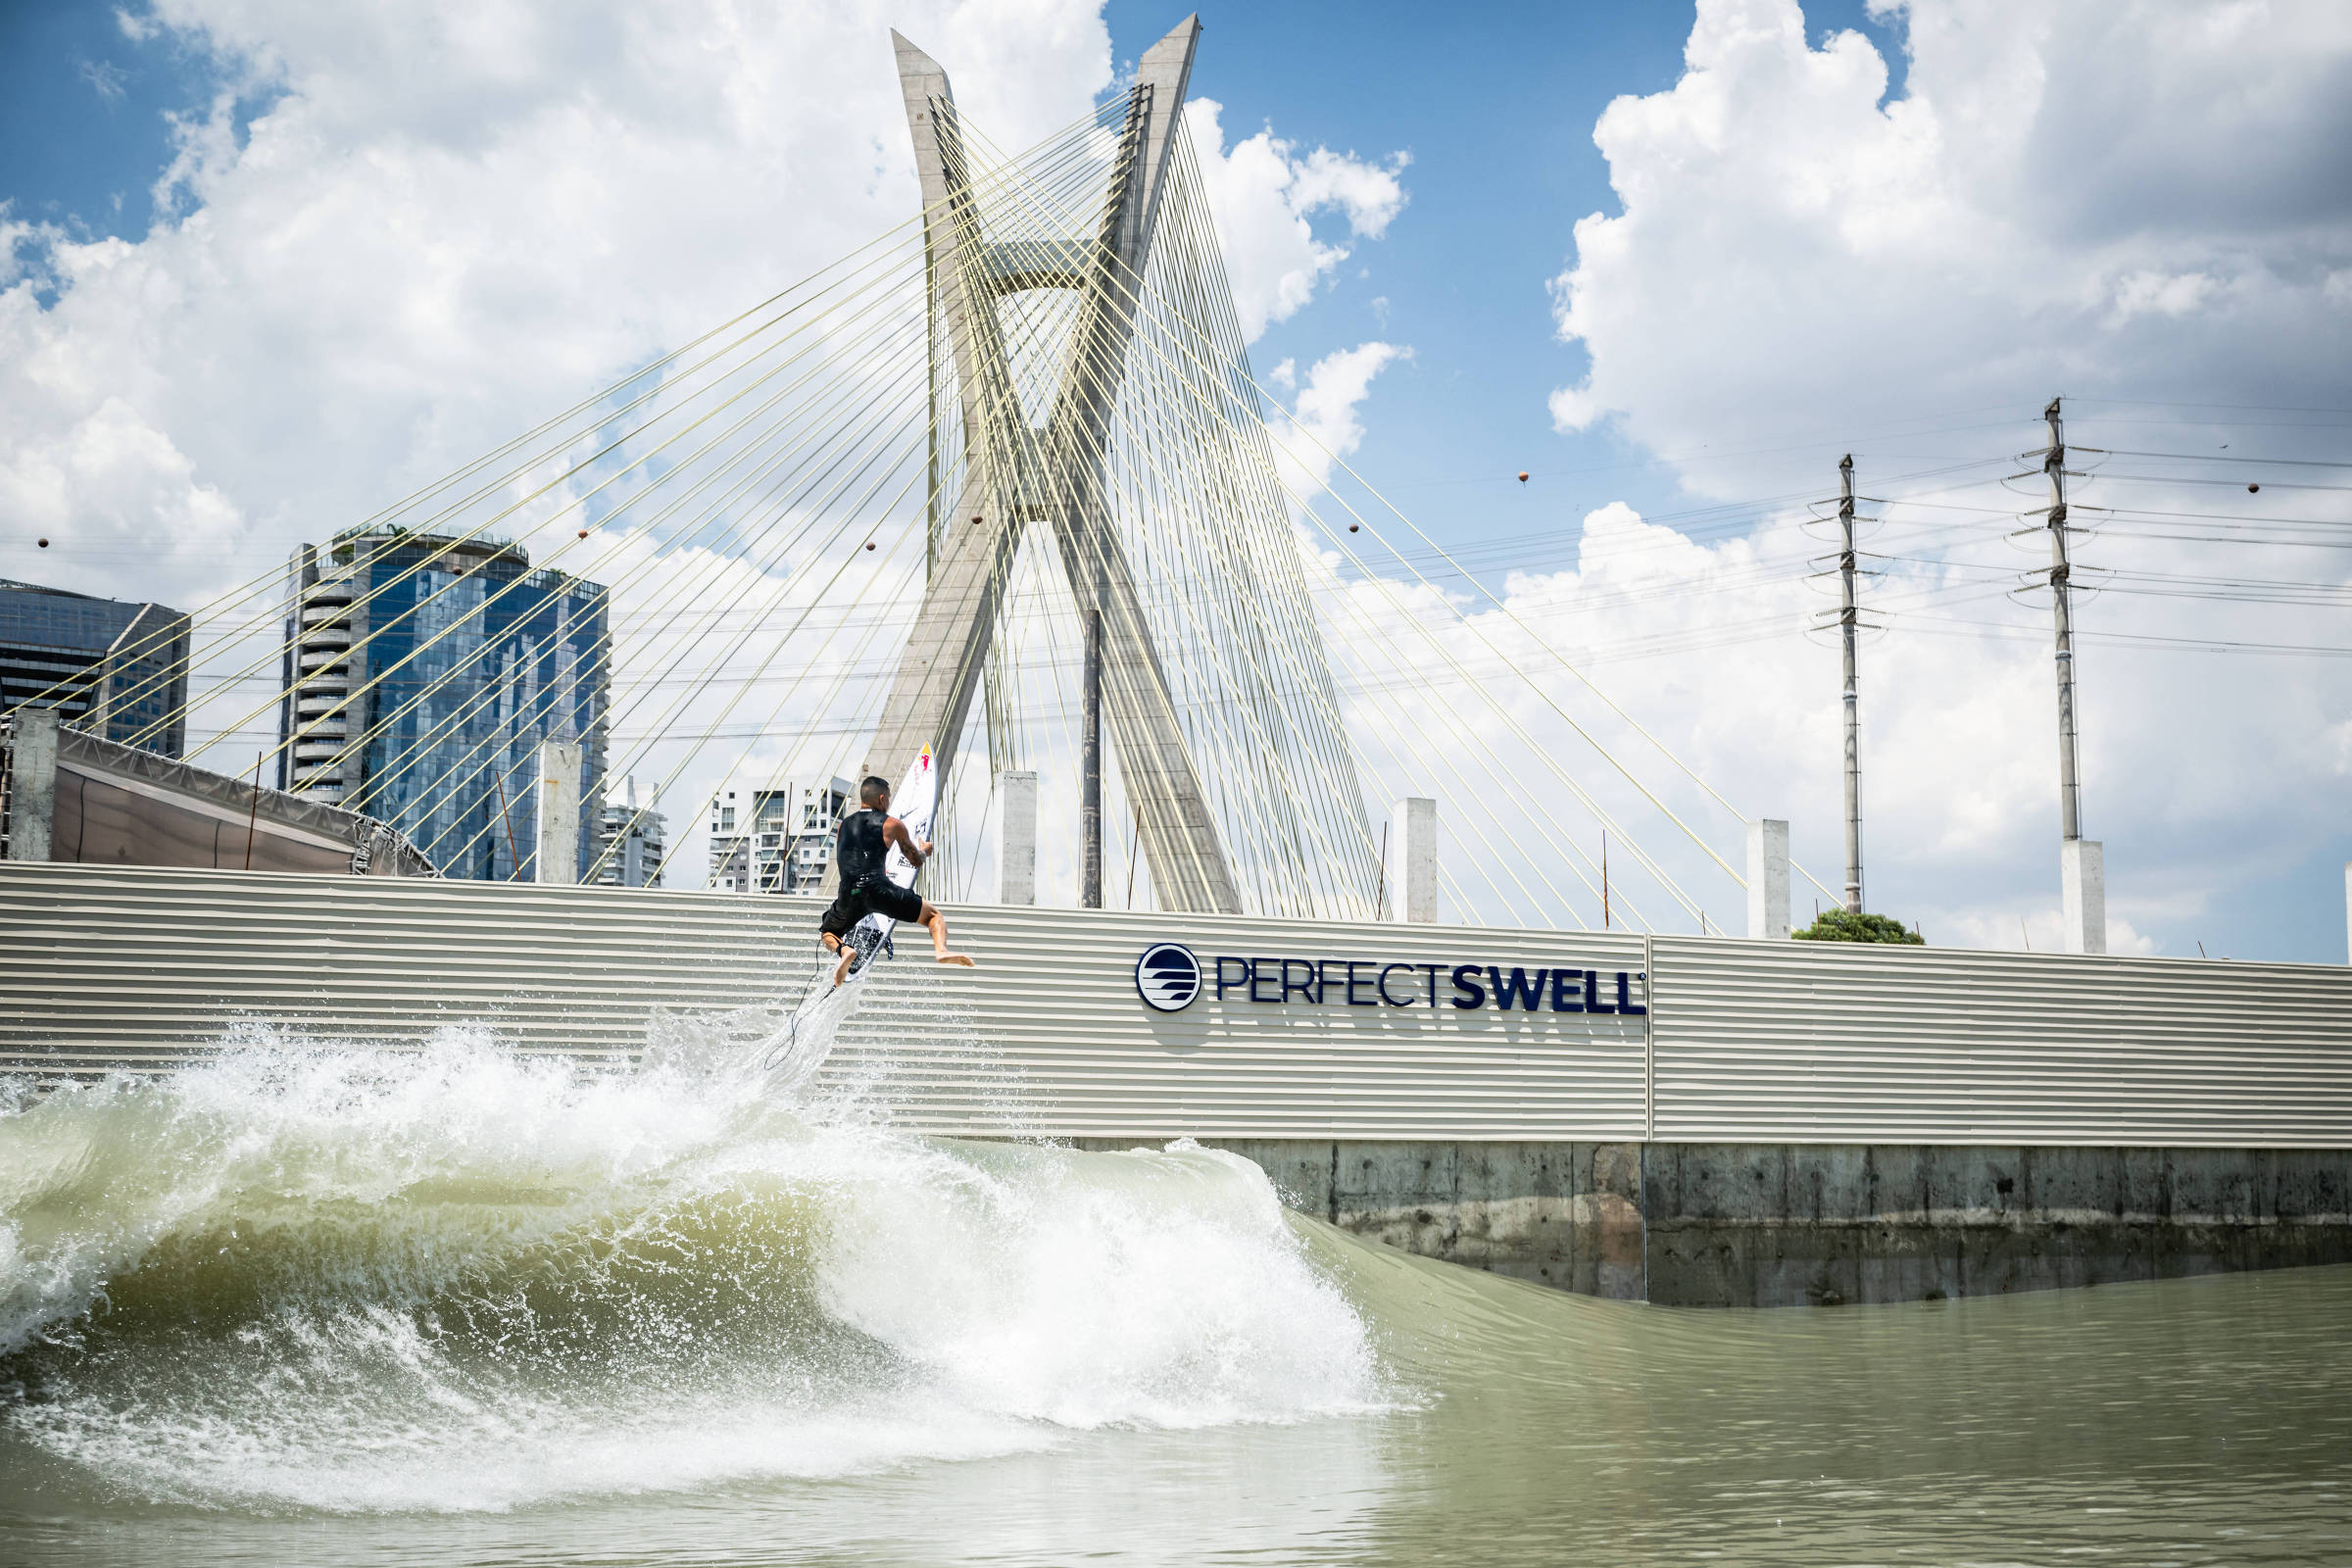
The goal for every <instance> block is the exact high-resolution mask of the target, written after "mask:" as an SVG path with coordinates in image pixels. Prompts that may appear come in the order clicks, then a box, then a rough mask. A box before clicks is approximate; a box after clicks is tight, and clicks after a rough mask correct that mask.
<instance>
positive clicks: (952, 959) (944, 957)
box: [939, 953, 979, 969]
mask: <svg viewBox="0 0 2352 1568" xmlns="http://www.w3.org/2000/svg"><path fill="white" fill-rule="evenodd" d="M939 961H940V962H942V963H954V964H960V965H961V966H962V967H964V968H966V969H976V968H978V967H979V965H978V964H975V963H974V962H972V958H971V955H970V954H967V953H943V954H941V955H940V956H939Z"/></svg>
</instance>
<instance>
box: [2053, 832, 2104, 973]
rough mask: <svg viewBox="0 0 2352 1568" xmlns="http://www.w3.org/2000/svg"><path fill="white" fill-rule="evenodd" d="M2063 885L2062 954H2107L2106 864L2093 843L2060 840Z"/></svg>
mask: <svg viewBox="0 0 2352 1568" xmlns="http://www.w3.org/2000/svg"><path fill="white" fill-rule="evenodd" d="M2058 872H2059V876H2060V877H2061V878H2062V879H2063V882H2064V885H2065V886H2064V894H2063V897H2064V899H2065V903H2066V951H2067V952H2069V953H2105V952H2106V951H2107V862H2106V857H2105V856H2103V855H2101V854H2100V852H2099V845H2098V841H2097V840H2096V839H2064V840H2061V841H2060V843H2059V846H2058Z"/></svg>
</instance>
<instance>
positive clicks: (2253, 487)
mask: <svg viewBox="0 0 2352 1568" xmlns="http://www.w3.org/2000/svg"><path fill="white" fill-rule="evenodd" d="M2261 489H2262V486H2260V485H2258V484H2250V485H2248V486H2246V494H2248V495H2254V494H2256V493H2258V492H2259V491H2260V490H2261Z"/></svg>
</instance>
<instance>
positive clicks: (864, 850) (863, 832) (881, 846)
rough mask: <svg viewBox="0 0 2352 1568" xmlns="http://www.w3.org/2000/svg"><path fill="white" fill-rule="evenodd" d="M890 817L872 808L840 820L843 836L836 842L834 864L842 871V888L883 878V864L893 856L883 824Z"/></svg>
mask: <svg viewBox="0 0 2352 1568" xmlns="http://www.w3.org/2000/svg"><path fill="white" fill-rule="evenodd" d="M889 820H890V818H889V816H888V815H887V814H886V813H884V812H881V811H877V810H875V809H873V808H871V807H867V808H865V809H863V810H858V811H852V812H851V813H850V814H849V815H847V816H845V817H843V818H842V819H841V833H840V835H839V836H838V837H837V838H836V839H835V840H834V844H835V848H834V851H833V863H834V865H835V866H837V867H839V869H840V874H841V885H842V886H843V887H845V888H854V887H856V886H857V885H858V883H860V882H863V881H865V880H866V879H868V878H869V877H877V878H878V877H880V876H881V875H882V862H883V860H884V858H886V857H887V856H888V855H889V854H890V846H889V844H888V843H887V842H885V841H884V839H883V837H882V824H883V823H884V822H887V821H889Z"/></svg>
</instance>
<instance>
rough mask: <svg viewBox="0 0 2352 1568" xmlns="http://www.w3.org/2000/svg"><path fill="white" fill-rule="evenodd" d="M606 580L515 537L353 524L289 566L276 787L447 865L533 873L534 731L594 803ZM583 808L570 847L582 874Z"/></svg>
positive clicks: (488, 872)
mask: <svg viewBox="0 0 2352 1568" xmlns="http://www.w3.org/2000/svg"><path fill="white" fill-rule="evenodd" d="M611 647H612V644H611V638H610V635H609V625H608V610H607V604H606V591H605V589H604V588H603V587H602V586H601V585H599V584H597V583H593V582H587V581H584V580H582V579H580V578H578V577H574V576H571V575H570V574H569V573H566V572H562V571H551V570H546V569H540V570H533V569H532V568H531V563H530V557H529V556H528V555H526V554H525V553H524V552H523V550H522V547H521V546H519V545H512V544H502V543H499V542H496V541H493V540H486V539H478V538H477V539H469V540H466V541H464V542H462V543H461V542H459V541H458V540H456V539H453V538H450V537H447V536H444V535H438V534H428V533H415V532H410V531H407V530H403V529H387V528H380V527H377V528H354V529H350V530H347V531H346V532H343V533H339V534H337V535H335V537H334V538H333V539H331V540H329V541H328V542H327V544H326V546H325V547H324V548H323V549H320V548H318V547H315V546H312V545H304V546H302V547H301V548H300V549H298V550H297V551H295V553H294V558H293V560H292V562H291V563H289V564H288V568H287V594H286V652H285V665H284V670H283V675H282V680H283V686H284V691H285V698H284V701H283V702H282V704H281V705H280V708H279V714H278V735H279V738H280V739H281V740H285V741H291V742H292V744H291V745H288V746H284V747H282V748H281V750H280V751H279V754H278V786H279V788H281V789H285V790H289V791H292V792H294V793H296V794H300V795H307V796H310V797H312V798H313V799H316V800H322V801H329V802H332V803H334V804H336V805H338V806H342V807H345V808H347V809H352V810H355V811H365V812H367V813H368V815H369V816H372V817H376V818H378V819H380V820H382V821H385V822H389V823H391V824H392V825H393V826H394V827H396V828H398V829H399V830H400V831H401V832H402V833H404V834H406V835H407V836H408V838H409V840H410V842H412V843H414V844H415V845H417V848H418V849H420V850H422V851H423V852H424V853H425V855H426V856H427V857H429V858H431V859H432V861H433V863H434V864H435V865H437V866H439V867H440V868H441V871H442V873H443V874H444V875H446V876H453V877H466V878H470V879H473V880H477V881H492V882H504V881H510V880H514V879H515V878H516V877H517V876H518V875H519V876H524V877H529V876H533V875H534V874H535V863H536V862H535V855H536V852H537V849H538V845H537V842H536V838H537V827H536V820H537V815H538V813H537V811H536V810H535V807H536V806H537V793H536V792H537V790H538V777H539V769H538V766H537V760H538V747H539V743H540V742H542V741H548V740H558V741H576V742H578V743H579V745H580V794H579V798H580V799H581V800H583V801H595V800H601V799H602V798H603V793H604V778H605V723H606V714H607V711H608V708H609V705H610V701H611V697H610V683H611ZM598 828H599V813H596V812H592V811H582V812H581V813H580V834H579V841H578V842H577V843H576V844H574V845H572V846H571V847H570V848H569V850H568V852H567V853H569V854H570V855H571V856H572V857H573V858H574V860H575V862H576V867H577V869H576V870H575V872H574V874H575V875H577V874H578V872H579V871H584V870H585V869H586V868H587V866H588V864H589V863H590V861H591V859H592V858H593V857H594V849H595V842H596V834H597V831H598Z"/></svg>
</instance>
